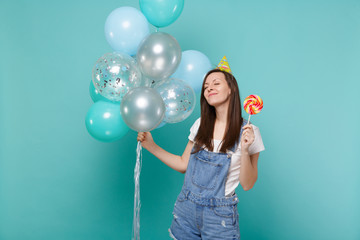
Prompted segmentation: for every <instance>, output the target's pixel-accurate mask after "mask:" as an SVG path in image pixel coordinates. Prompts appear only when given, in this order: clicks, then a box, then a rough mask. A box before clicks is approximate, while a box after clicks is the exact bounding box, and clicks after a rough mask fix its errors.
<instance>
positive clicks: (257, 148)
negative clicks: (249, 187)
mask: <svg viewBox="0 0 360 240" xmlns="http://www.w3.org/2000/svg"><path fill="white" fill-rule="evenodd" d="M199 126H200V118H198V119H197V120H196V121H195V123H194V124H193V125H192V127H191V129H190V135H189V140H190V141H192V142H194V139H195V136H196V134H197V132H198V129H199ZM250 126H251V127H252V128H253V130H254V134H255V139H254V142H253V143H252V144H251V145H250V147H249V154H250V155H252V154H255V153H258V152H261V151H264V150H265V147H264V144H263V141H262V138H261V135H260V130H259V128H258V127H256V126H255V125H253V124H250ZM213 141H214V152H219V150H220V148H221V140H217V139H214V140H213ZM240 155H241V146H240V144H239V145H238V147H237V149H236V150H235V153H234V154H233V155H232V157H231V162H230V167H229V172H228V175H227V179H226V184H225V196H232V195H233V193H234V192H235V189H236V188H237V186H238V185H239V183H240V182H239V177H240V167H241V162H240Z"/></svg>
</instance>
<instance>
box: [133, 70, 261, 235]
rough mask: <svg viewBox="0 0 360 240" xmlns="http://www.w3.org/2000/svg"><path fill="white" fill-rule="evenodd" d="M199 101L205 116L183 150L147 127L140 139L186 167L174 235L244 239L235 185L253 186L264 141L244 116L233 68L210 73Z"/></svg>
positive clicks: (166, 159)
mask: <svg viewBox="0 0 360 240" xmlns="http://www.w3.org/2000/svg"><path fill="white" fill-rule="evenodd" d="M200 104H201V118H199V119H197V120H196V122H195V123H194V125H193V126H192V127H191V129H190V135H189V142H188V144H187V146H186V148H185V150H184V153H183V154H182V156H177V155H173V154H171V153H169V152H167V151H165V150H164V149H162V148H161V147H159V146H158V145H157V144H156V143H155V142H154V140H153V138H152V136H151V134H150V133H149V132H146V133H139V134H138V141H141V144H142V146H143V147H144V148H145V149H147V150H148V151H150V152H151V153H152V154H153V155H155V156H156V157H157V158H159V159H160V160H161V161H162V162H164V163H165V164H166V165H168V166H169V167H171V168H173V169H175V170H176V171H179V172H181V173H186V174H185V181H184V185H183V187H182V190H181V192H180V194H179V196H178V197H177V200H176V203H175V206H174V211H173V216H174V218H173V221H172V224H171V227H170V229H169V233H170V236H171V237H172V238H173V239H177V240H185V239H189V240H190V239H191V240H194V239H222V240H223V239H240V231H239V222H238V217H239V216H238V211H237V203H238V202H239V201H238V198H237V196H236V194H235V188H236V187H237V186H238V184H239V183H240V184H241V186H242V187H243V189H244V190H245V191H247V190H250V189H251V188H252V187H253V186H254V184H255V182H256V180H257V162H258V159H259V154H260V153H259V152H260V151H263V150H264V145H263V143H262V139H261V135H260V132H259V129H258V128H257V127H256V126H254V125H251V124H246V122H247V121H246V120H244V119H243V118H242V116H241V104H240V96H239V89H238V85H237V82H236V79H235V78H234V76H233V75H232V74H231V72H227V71H226V70H221V68H220V69H213V70H211V71H210V72H208V73H207V74H206V76H205V78H204V82H203V86H202V91H201V99H200ZM240 137H241V138H240ZM239 139H240V141H239ZM240 163H241V171H240Z"/></svg>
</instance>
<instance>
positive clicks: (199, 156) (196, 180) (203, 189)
mask: <svg viewBox="0 0 360 240" xmlns="http://www.w3.org/2000/svg"><path fill="white" fill-rule="evenodd" d="M246 123H247V121H246V120H245V119H244V120H243V124H242V127H243V126H245V124H246ZM242 127H241V132H240V137H241V134H242ZM238 144H240V138H239V140H238V142H237V143H236V144H235V145H234V146H233V147H232V148H231V150H230V151H228V152H227V153H216V152H210V151H207V150H205V149H203V148H202V149H201V150H200V151H198V152H196V153H193V154H191V155H190V159H189V163H188V167H187V170H186V174H185V180H184V185H183V188H182V192H181V193H180V195H181V197H182V198H185V199H189V200H191V201H192V202H194V203H197V204H199V205H204V206H226V205H235V204H237V203H238V198H237V196H236V195H234V196H232V197H225V184H226V179H227V174H228V171H229V167H230V163H231V156H232V154H233V153H234V152H235V150H236V147H237V146H238Z"/></svg>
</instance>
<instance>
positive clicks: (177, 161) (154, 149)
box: [147, 143, 186, 173]
mask: <svg viewBox="0 0 360 240" xmlns="http://www.w3.org/2000/svg"><path fill="white" fill-rule="evenodd" d="M147 150H148V151H149V152H151V153H152V154H153V155H154V156H155V157H157V158H158V159H160V161H162V162H163V163H165V164H166V165H167V166H169V167H171V168H172V169H174V170H176V171H178V172H181V173H185V172H186V166H185V165H186V164H185V161H183V159H182V157H181V156H178V155H175V154H172V153H169V152H167V151H166V150H164V149H163V148H161V147H160V146H159V145H157V144H155V143H154V144H152V145H151V146H150V147H149V148H148V149H147Z"/></svg>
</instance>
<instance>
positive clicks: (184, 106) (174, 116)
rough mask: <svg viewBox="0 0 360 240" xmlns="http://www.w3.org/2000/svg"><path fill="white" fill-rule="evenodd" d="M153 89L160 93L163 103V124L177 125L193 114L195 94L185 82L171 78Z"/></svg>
mask: <svg viewBox="0 0 360 240" xmlns="http://www.w3.org/2000/svg"><path fill="white" fill-rule="evenodd" d="M155 89H156V90H157V91H158V92H159V93H160V95H161V97H162V99H163V100H164V103H165V107H166V111H165V117H164V121H165V122H167V123H177V122H181V121H184V120H185V119H186V118H187V117H189V116H190V115H191V113H192V112H193V110H194V108H195V92H194V90H193V89H192V88H191V87H190V86H189V85H188V84H187V83H186V82H185V81H182V80H180V79H175V78H171V79H169V80H167V81H165V82H163V83H161V84H159V85H156V86H155Z"/></svg>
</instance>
